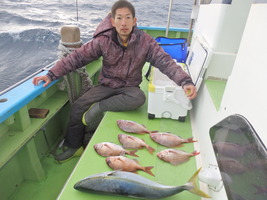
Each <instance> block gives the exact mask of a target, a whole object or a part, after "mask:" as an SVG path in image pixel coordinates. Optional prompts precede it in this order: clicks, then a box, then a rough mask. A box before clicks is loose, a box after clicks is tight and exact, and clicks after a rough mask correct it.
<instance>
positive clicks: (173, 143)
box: [150, 132, 197, 147]
mask: <svg viewBox="0 0 267 200" xmlns="http://www.w3.org/2000/svg"><path fill="white" fill-rule="evenodd" d="M150 138H151V139H152V140H154V141H155V142H156V143H158V144H161V145H163V146H165V147H179V146H182V144H183V143H192V142H197V141H196V140H193V137H190V138H187V139H184V138H181V137H180V136H177V135H174V134H171V133H167V132H164V133H151V134H150Z"/></svg>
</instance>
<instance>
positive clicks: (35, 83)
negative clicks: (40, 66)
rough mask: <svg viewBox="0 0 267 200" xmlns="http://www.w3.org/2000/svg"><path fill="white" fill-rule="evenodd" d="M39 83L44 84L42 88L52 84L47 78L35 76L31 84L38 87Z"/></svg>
mask: <svg viewBox="0 0 267 200" xmlns="http://www.w3.org/2000/svg"><path fill="white" fill-rule="evenodd" d="M40 81H44V82H45V84H44V85H43V87H46V86H48V84H50V83H51V82H52V81H51V80H50V78H49V77H48V76H37V77H34V78H33V80H32V83H33V84H34V85H39V83H40Z"/></svg>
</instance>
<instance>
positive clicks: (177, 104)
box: [148, 37, 211, 122]
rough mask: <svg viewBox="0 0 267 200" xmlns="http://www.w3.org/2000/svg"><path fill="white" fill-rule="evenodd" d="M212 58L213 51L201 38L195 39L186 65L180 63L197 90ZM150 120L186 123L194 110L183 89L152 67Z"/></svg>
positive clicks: (149, 105)
mask: <svg viewBox="0 0 267 200" xmlns="http://www.w3.org/2000/svg"><path fill="white" fill-rule="evenodd" d="M210 57H211V50H210V49H209V48H208V46H207V44H206V42H205V41H204V40H203V39H200V38H199V37H197V38H193V40H192V45H191V47H190V51H189V55H188V57H187V60H186V63H179V65H181V66H182V67H183V69H184V71H186V72H187V73H188V74H189V75H190V76H191V78H192V80H193V82H194V84H195V86H196V88H197V90H198V88H199V86H200V84H201V82H202V80H203V76H204V73H205V70H206V68H207V66H208V62H209V60H210ZM148 87H149V88H148V118H149V119H153V118H171V119H176V120H179V121H181V122H184V121H185V118H186V116H187V111H188V110H190V109H191V108H192V104H191V101H190V100H189V99H188V98H187V96H186V95H185V93H184V90H183V88H182V87H180V86H177V85H176V84H175V83H174V82H173V81H172V80H171V79H169V78H168V77H167V76H166V75H164V74H163V73H161V72H160V71H159V70H158V69H157V68H155V67H152V70H151V75H150V82H149V86H148Z"/></svg>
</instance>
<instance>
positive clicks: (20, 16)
mask: <svg viewBox="0 0 267 200" xmlns="http://www.w3.org/2000/svg"><path fill="white" fill-rule="evenodd" d="M115 1H116V0H101V1H95V0H46V1H43V0H1V3H0V91H2V90H4V89H6V88H8V87H10V86H11V85H13V84H15V83H17V82H18V81H20V80H21V79H23V78H25V77H27V76H29V75H30V74H32V73H34V72H35V71H37V70H39V69H42V68H43V67H45V66H46V65H48V64H50V63H52V62H53V61H55V60H56V59H57V58H58V55H57V47H58V42H59V40H60V34H59V30H60V27H62V26H64V25H78V27H79V28H80V31H81V39H82V41H83V43H85V42H87V41H89V40H90V39H91V38H92V35H93V33H94V30H95V28H96V27H97V25H98V24H99V23H100V22H101V20H102V19H103V18H104V17H105V16H106V15H107V14H108V13H109V12H110V8H111V6H112V4H113V3H114V2H115ZM129 1H130V2H131V3H132V4H133V5H134V6H135V8H136V17H137V25H138V26H157V27H158V26H160V27H166V24H167V19H168V11H169V1H167V0H160V1H159V0H145V1H144V0H129ZM192 4H193V0H173V4H172V17H171V23H170V26H171V27H179V28H189V24H190V13H191V9H192Z"/></svg>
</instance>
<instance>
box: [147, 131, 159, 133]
mask: <svg viewBox="0 0 267 200" xmlns="http://www.w3.org/2000/svg"><path fill="white" fill-rule="evenodd" d="M158 132H159V131H150V132H149V133H158Z"/></svg>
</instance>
